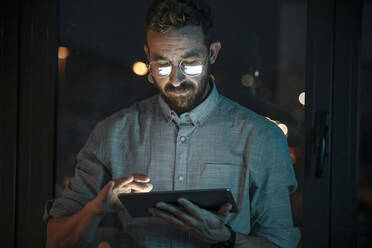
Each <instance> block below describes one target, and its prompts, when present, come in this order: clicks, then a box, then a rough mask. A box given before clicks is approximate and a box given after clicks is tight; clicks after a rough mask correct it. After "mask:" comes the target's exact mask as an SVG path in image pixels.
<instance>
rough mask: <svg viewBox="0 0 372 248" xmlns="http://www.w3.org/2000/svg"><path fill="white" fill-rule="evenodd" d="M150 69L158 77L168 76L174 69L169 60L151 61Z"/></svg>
mask: <svg viewBox="0 0 372 248" xmlns="http://www.w3.org/2000/svg"><path fill="white" fill-rule="evenodd" d="M150 70H151V72H152V73H153V74H154V76H156V77H167V76H169V74H170V73H171V71H172V65H171V64H170V63H169V62H165V63H158V62H154V63H150Z"/></svg>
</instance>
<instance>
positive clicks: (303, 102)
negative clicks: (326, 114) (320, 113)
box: [298, 92, 305, 106]
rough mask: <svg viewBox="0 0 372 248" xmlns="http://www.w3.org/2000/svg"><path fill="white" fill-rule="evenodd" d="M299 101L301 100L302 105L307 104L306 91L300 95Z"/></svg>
mask: <svg viewBox="0 0 372 248" xmlns="http://www.w3.org/2000/svg"><path fill="white" fill-rule="evenodd" d="M298 101H300V103H301V105H302V106H305V92H302V93H301V94H300V95H299V97H298Z"/></svg>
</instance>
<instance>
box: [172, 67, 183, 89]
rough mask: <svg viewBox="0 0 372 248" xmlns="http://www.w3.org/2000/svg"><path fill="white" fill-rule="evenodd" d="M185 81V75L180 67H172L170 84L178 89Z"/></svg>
mask: <svg viewBox="0 0 372 248" xmlns="http://www.w3.org/2000/svg"><path fill="white" fill-rule="evenodd" d="M184 79H185V75H183V73H182V71H181V69H180V68H179V66H175V65H172V71H171V74H170V75H169V82H170V83H171V84H172V85H173V86H174V87H178V86H180V84H181V83H182V81H183V80H184Z"/></svg>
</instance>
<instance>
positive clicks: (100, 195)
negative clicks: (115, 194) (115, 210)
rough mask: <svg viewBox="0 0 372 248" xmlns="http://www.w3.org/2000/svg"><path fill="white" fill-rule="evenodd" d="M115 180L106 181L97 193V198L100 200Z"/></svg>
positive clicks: (110, 188)
mask: <svg viewBox="0 0 372 248" xmlns="http://www.w3.org/2000/svg"><path fill="white" fill-rule="evenodd" d="M114 184H115V182H114V181H113V180H112V181H110V182H108V183H107V184H106V185H105V186H104V187H103V188H102V190H101V191H100V192H99V193H98V195H97V198H98V199H100V201H102V199H104V198H106V196H107V194H108V192H110V191H112V188H113V187H114Z"/></svg>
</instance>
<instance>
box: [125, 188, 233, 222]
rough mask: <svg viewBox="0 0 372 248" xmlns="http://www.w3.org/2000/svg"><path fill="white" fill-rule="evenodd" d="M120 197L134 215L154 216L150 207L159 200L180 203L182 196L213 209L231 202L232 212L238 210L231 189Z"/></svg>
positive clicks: (202, 206)
mask: <svg viewBox="0 0 372 248" xmlns="http://www.w3.org/2000/svg"><path fill="white" fill-rule="evenodd" d="M118 197H119V199H120V201H121V202H122V203H123V205H124V206H125V208H126V209H127V210H128V212H129V214H130V215H131V216H132V217H149V216H152V215H151V213H149V211H148V209H149V208H151V207H154V206H155V204H156V203H157V202H160V201H161V202H166V203H171V204H178V202H177V199H178V198H180V197H183V198H185V199H188V200H189V201H191V202H193V203H194V204H196V205H198V206H199V207H201V208H204V209H207V210H211V211H213V210H214V211H215V210H218V209H219V208H220V206H221V205H222V204H224V203H227V202H229V203H231V205H232V209H231V211H230V212H232V213H237V212H238V207H237V205H236V203H235V200H234V197H233V195H232V194H231V190H230V189H198V190H178V191H158V192H148V193H131V194H120V195H118Z"/></svg>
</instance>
